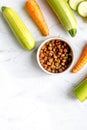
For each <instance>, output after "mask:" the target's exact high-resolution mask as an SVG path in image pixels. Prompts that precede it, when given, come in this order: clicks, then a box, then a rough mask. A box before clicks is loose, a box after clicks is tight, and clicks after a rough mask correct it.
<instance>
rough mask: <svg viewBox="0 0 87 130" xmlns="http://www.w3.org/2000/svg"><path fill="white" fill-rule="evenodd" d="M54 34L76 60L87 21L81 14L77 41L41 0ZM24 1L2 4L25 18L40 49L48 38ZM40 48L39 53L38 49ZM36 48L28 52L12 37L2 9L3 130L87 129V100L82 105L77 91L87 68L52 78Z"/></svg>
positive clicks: (0, 74) (2, 0)
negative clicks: (40, 62) (38, 58)
mask: <svg viewBox="0 0 87 130" xmlns="http://www.w3.org/2000/svg"><path fill="white" fill-rule="evenodd" d="M37 1H38V3H39V4H40V7H41V8H42V11H43V14H44V17H45V19H46V21H47V24H48V26H49V29H50V35H49V36H48V37H52V36H60V37H63V38H65V39H66V40H68V41H69V42H70V44H72V46H73V48H74V53H75V61H74V63H76V61H77V59H78V58H79V56H80V54H81V51H82V48H83V47H84V45H85V44H86V43H87V23H85V22H84V21H83V20H82V19H81V17H79V16H78V15H77V14H76V13H75V15H76V18H77V21H78V33H77V35H76V36H75V37H74V38H72V37H71V36H70V35H69V34H68V33H67V32H66V31H65V30H64V29H63V28H62V26H61V25H60V23H59V21H58V20H57V18H56V16H55V15H54V13H53V12H52V10H51V9H50V8H49V6H48V4H47V3H46V1H45V0H37ZM24 4H25V0H8V1H7V0H0V8H1V7H2V6H9V7H12V8H14V9H15V10H16V12H18V14H19V15H20V16H21V18H22V19H23V21H24V22H25V24H26V25H27V27H28V28H29V30H30V31H31V33H32V34H33V36H34V38H35V40H36V43H37V47H38V46H39V45H40V44H41V43H42V41H44V40H45V39H47V38H48V37H43V36H42V34H41V33H40V31H39V29H38V27H37V26H36V25H35V24H34V22H33V21H32V19H31V18H30V17H29V15H28V14H27V12H26V11H25V9H24ZM37 47H36V49H37ZM36 49H35V50H33V51H31V52H29V51H26V50H24V49H23V48H22V47H21V46H20V44H19V43H18V42H17V40H16V39H15V37H14V36H13V34H12V32H11V30H10V29H9V27H8V25H7V23H6V22H5V20H4V19H3V16H2V13H1V11H0V130H82V129H83V130H87V101H85V102H84V103H80V102H79V101H78V100H77V98H76V97H75V95H74V94H73V91H72V90H73V89H74V87H75V86H76V85H77V84H78V83H79V82H80V81H81V80H83V79H84V78H85V77H86V75H87V65H85V67H84V68H83V69H82V70H81V71H79V72H78V73H76V74H72V73H71V72H70V71H68V72H66V73H64V74H63V75H56V76H53V75H47V74H45V73H44V72H43V71H42V70H41V69H40V68H39V66H38V64H37V61H36Z"/></svg>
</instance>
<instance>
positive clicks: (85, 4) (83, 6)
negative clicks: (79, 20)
mask: <svg viewBox="0 0 87 130" xmlns="http://www.w3.org/2000/svg"><path fill="white" fill-rule="evenodd" d="M77 12H78V13H79V15H80V16H82V17H87V1H82V2H80V3H79V4H78V7H77Z"/></svg>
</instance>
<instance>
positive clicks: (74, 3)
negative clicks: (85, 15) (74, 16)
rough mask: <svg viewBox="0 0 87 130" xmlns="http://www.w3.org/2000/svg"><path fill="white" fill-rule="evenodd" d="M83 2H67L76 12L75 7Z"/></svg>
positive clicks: (75, 0) (79, 0)
mask: <svg viewBox="0 0 87 130" xmlns="http://www.w3.org/2000/svg"><path fill="white" fill-rule="evenodd" d="M82 1H83V0H68V3H69V5H70V7H71V8H72V9H73V10H75V11H76V8H77V5H78V4H79V3H80V2H82Z"/></svg>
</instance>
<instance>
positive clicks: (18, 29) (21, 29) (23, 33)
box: [2, 6, 35, 50]
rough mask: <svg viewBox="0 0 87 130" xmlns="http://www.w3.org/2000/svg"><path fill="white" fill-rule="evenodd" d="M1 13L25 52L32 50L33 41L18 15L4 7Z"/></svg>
mask: <svg viewBox="0 0 87 130" xmlns="http://www.w3.org/2000/svg"><path fill="white" fill-rule="evenodd" d="M2 13H3V16H4V18H5V20H6V21H7V23H8V24H9V26H10V28H11V30H12V31H13V33H14V34H15V36H16V38H17V39H18V41H19V42H20V43H21V45H22V46H23V47H24V48H25V49H27V50H32V49H33V48H34V47H35V40H34V38H33V37H32V35H31V33H30V31H29V30H28V29H27V27H26V26H25V24H24V23H23V21H22V20H21V18H20V17H19V16H18V14H17V13H16V12H15V11H14V10H13V9H12V8H9V7H4V6H3V7H2Z"/></svg>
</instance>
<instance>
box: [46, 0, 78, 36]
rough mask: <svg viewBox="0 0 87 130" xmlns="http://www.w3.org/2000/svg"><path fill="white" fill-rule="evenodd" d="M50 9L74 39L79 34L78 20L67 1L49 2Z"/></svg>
mask: <svg viewBox="0 0 87 130" xmlns="http://www.w3.org/2000/svg"><path fill="white" fill-rule="evenodd" d="M47 2H48V4H49V5H50V7H51V8H52V9H53V11H54V13H55V14H56V16H57V17H58V19H59V21H60V23H61V24H62V25H63V27H64V28H65V30H67V31H68V32H69V33H70V35H71V36H72V37H73V36H75V35H76V33H77V25H78V24H77V20H76V18H75V16H74V14H73V12H72V10H71V8H70V7H69V5H68V3H67V1H66V0H47Z"/></svg>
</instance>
